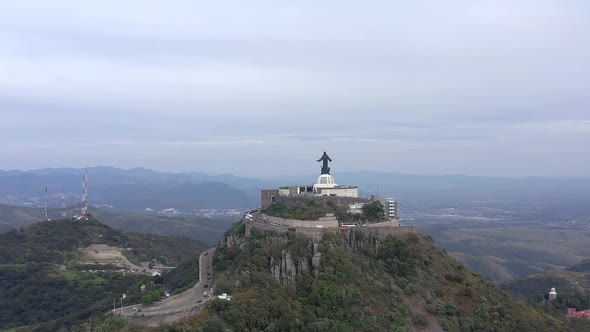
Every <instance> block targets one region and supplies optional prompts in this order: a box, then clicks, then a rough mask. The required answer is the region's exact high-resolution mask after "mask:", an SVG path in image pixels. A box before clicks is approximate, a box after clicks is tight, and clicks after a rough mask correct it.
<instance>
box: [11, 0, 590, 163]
mask: <svg viewBox="0 0 590 332" xmlns="http://www.w3.org/2000/svg"><path fill="white" fill-rule="evenodd" d="M588 9H590V8H589V5H588V4H587V2H584V1H569V2H563V1H549V0H541V1H528V0H525V1H518V2H514V1H475V2H474V1H467V0H457V1H447V2H444V3H442V2H441V3H435V2H432V1H414V2H411V3H404V2H390V1H376V2H371V3H370V4H365V3H363V4H361V3H358V2H347V1H344V2H342V1H338V2H336V1H326V2H312V1H299V2H297V3H293V2H280V1H279V2H254V3H251V2H250V3H244V2H239V1H219V2H211V3H195V2H192V1H177V2H174V3H173V4H166V5H163V4H162V3H160V2H156V1H131V2H125V3H121V2H115V1H104V2H101V3H96V4H94V3H80V2H75V1H66V0H61V1H54V2H52V3H51V4H49V3H47V4H45V3H38V2H34V1H18V2H5V3H2V4H0V11H1V12H2V13H3V14H4V15H3V20H2V21H1V22H0V38H1V39H2V41H3V43H2V44H1V45H0V73H1V75H0V110H1V112H0V140H1V141H2V142H3V143H2V144H1V145H0V153H2V154H3V155H6V156H10V163H11V164H12V166H11V167H13V168H32V167H35V166H33V165H38V166H40V167H44V165H43V162H49V161H48V160H50V159H51V160H53V161H52V162H53V163H55V164H58V163H59V162H60V160H62V161H64V162H66V160H65V159H64V158H65V157H64V153H65V152H64V151H66V152H67V155H68V157H67V158H70V159H68V160H70V161H71V162H78V160H79V159H83V158H90V157H89V155H91V154H90V153H89V152H87V151H86V149H88V147H92V148H93V149H96V150H95V151H94V155H92V156H91V158H95V159H98V158H102V159H103V160H97V163H99V164H111V163H112V164H116V163H118V162H121V163H126V164H128V165H129V166H130V167H133V166H146V167H156V168H161V169H171V168H174V167H175V166H173V165H167V164H166V161H174V164H175V165H178V164H179V162H181V161H183V160H184V159H183V158H185V156H186V154H187V153H190V151H198V152H199V153H201V154H200V157H201V158H199V160H198V163H197V164H195V166H194V167H195V169H198V168H199V167H209V166H206V165H209V164H210V165H211V166H210V168H211V169H214V170H217V169H218V168H219V167H220V166H219V165H224V166H223V167H227V163H224V162H223V160H222V157H223V156H222V155H223V153H228V154H237V155H240V156H241V158H244V159H245V160H249V162H248V163H245V165H247V167H251V168H252V170H251V171H249V170H247V169H246V170H244V169H240V168H236V170H237V171H238V172H252V173H258V174H265V172H276V168H272V167H269V168H268V169H265V167H264V166H260V164H259V163H260V160H264V159H266V158H270V156H272V155H276V154H281V155H283V158H285V162H290V163H291V164H293V165H298V160H300V159H299V158H301V159H304V158H305V155H306V154H307V153H308V151H310V150H313V149H317V150H321V151H323V150H325V149H332V150H333V151H335V152H336V153H340V154H349V153H353V154H364V155H365V156H366V157H367V158H369V157H370V156H369V155H368V154H369V153H374V154H383V151H387V155H396V156H398V155H403V156H404V157H403V160H402V159H398V158H397V159H395V162H393V159H394V158H393V157H390V158H383V159H382V160H381V161H380V162H379V163H377V164H375V165H372V166H373V167H374V168H375V169H380V170H396V169H392V168H397V167H399V168H400V170H401V168H403V169H404V170H405V171H407V172H410V173H411V172H412V170H416V171H420V172H425V173H429V172H430V173H440V172H443V171H444V172H447V173H459V172H466V173H470V174H482V175H486V174H492V173H494V172H499V171H498V170H502V171H501V173H502V174H512V173H513V174H522V173H523V172H526V171H528V170H530V169H531V167H528V168H527V167H526V166H525V165H527V163H529V162H530V163H531V164H534V165H535V166H536V168H538V170H539V172H541V173H543V174H555V175H560V174H570V173H571V169H572V168H573V169H577V170H579V174H585V175H590V173H588V171H587V169H590V168H589V167H587V166H590V165H589V163H590V160H589V158H588V157H586V156H585V155H588V154H586V152H587V148H586V147H585V145H584V144H582V143H581V142H584V141H587V140H588V138H589V137H588V134H589V133H588V129H587V127H588V126H587V121H589V118H588V111H587V105H588V104H589V103H590V91H589V90H588V88H587V78H588V77H590V66H589V65H588V64H589V63H588V59H590V44H588V43H587V42H586V40H587V36H588V34H589V33H590V20H589V19H588V14H587V13H588V12H589V11H588ZM48 142H49V144H48ZM527 144H530V145H534V146H535V147H537V146H542V147H543V148H544V149H545V150H544V151H543V150H539V151H537V150H536V148H535V149H532V150H534V151H527V153H522V151H523V150H526V149H527ZM84 145H85V146H86V147H84ZM39 146H43V147H44V148H42V149H39V148H38V147H39ZM254 147H255V149H256V150H257V152H256V153H255V155H256V157H252V156H251V155H249V154H248V153H246V152H243V151H250V149H254ZM351 147H352V148H351ZM109 149H110V150H109ZM213 149H218V150H219V151H220V153H218V154H213V153H211V154H208V152H206V151H208V150H213ZM240 149H242V150H243V151H240ZM412 149H415V150H416V151H419V153H413V152H412ZM360 150H362V151H360ZM146 151H151V152H153V155H158V154H160V155H165V156H166V159H165V161H163V160H162V158H157V157H155V156H153V155H152V154H149V156H148V154H146ZM203 151H205V152H203ZM441 151H447V152H445V153H443V152H441ZM482 151H485V152H482ZM561 151H564V153H567V155H568V156H571V157H568V158H570V159H569V160H570V161H569V162H568V163H569V164H568V165H565V164H564V165H563V166H559V165H558V166H546V167H545V166H543V165H545V164H547V165H549V159H550V158H552V157H553V156H555V155H556V154H559V153H561ZM528 152H530V153H532V152H534V153H535V154H534V155H528ZM31 153H35V155H37V156H39V157H41V156H43V157H44V158H38V159H35V158H32V157H30V156H29V155H30V154H31ZM175 153H176V154H175ZM287 154H291V155H289V156H285V155H287ZM314 155H315V153H314ZM70 156H71V157H70ZM465 156H467V157H475V158H480V159H481V160H485V161H486V162H481V163H479V162H469V163H465V165H462V164H461V163H460V162H457V159H464V158H466V157H465ZM60 158H61V159H60ZM203 158H206V159H207V161H206V162H203V161H202V160H203ZM527 158H529V159H527ZM544 158H545V159H544ZM339 159H340V160H342V159H345V160H346V158H339ZM125 160H126V161H125ZM543 161H547V163H544V162H543ZM134 162H136V163H139V162H141V163H142V164H132V163H134ZM195 162H197V160H195ZM347 163H348V164H346V165H343V166H345V167H348V168H351V169H352V168H354V167H361V166H362V164H359V162H358V161H356V160H355V158H351V160H349V161H348V162H347ZM204 164H206V165H204ZM491 165H494V166H491ZM511 165H513V166H511ZM517 165H523V166H519V167H517ZM539 165H540V166H539ZM57 166H59V165H57ZM186 167H189V166H188V165H187V166H186ZM236 167H237V166H236ZM453 169H455V170H453ZM225 171H227V172H229V171H231V170H230V169H228V170H225ZM296 171H297V169H295V168H294V169H292V170H290V172H296Z"/></svg>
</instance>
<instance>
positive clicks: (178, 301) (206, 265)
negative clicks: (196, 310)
mask: <svg viewBox="0 0 590 332" xmlns="http://www.w3.org/2000/svg"><path fill="white" fill-rule="evenodd" d="M214 254H215V247H214V248H210V249H207V250H205V251H204V252H203V253H202V254H201V255H200V256H199V281H198V282H197V283H196V284H195V286H193V287H192V288H191V289H189V290H186V291H184V292H182V293H180V294H177V295H174V296H170V297H168V298H165V299H163V300H162V301H160V302H157V303H155V304H154V305H151V306H144V305H142V304H134V305H130V306H126V307H123V308H117V309H114V310H113V314H115V315H117V316H134V315H138V314H142V315H146V316H149V315H164V314H167V313H170V314H174V313H177V312H180V311H183V310H186V309H188V308H191V307H196V306H199V305H203V304H205V303H206V302H207V301H209V300H210V299H211V297H212V296H211V295H209V296H205V295H204V293H205V292H207V293H209V292H210V289H209V286H210V285H212V284H213V265H212V261H213V255H214Z"/></svg>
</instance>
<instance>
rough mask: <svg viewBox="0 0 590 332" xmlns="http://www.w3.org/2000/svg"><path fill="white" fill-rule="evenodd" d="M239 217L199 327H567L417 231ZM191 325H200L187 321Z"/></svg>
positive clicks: (220, 253) (218, 259) (217, 262)
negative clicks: (316, 227) (374, 231)
mask: <svg viewBox="0 0 590 332" xmlns="http://www.w3.org/2000/svg"><path fill="white" fill-rule="evenodd" d="M244 229H245V228H244V224H243V223H237V224H236V225H234V227H233V228H232V229H230V230H229V231H228V233H227V234H226V236H225V238H224V240H223V241H222V242H221V243H220V245H219V248H218V250H217V252H216V255H215V258H214V268H215V273H216V280H217V284H216V292H217V293H221V292H224V293H229V294H231V295H233V299H232V301H229V302H227V301H221V300H214V301H212V302H211V303H210V304H209V307H208V309H206V310H205V311H204V312H203V313H202V314H201V315H200V317H199V319H200V321H199V322H198V326H205V327H206V328H211V329H212V330H220V331H221V330H222V329H224V328H228V329H231V330H235V331H242V330H264V331H408V330H433V331H437V330H439V331H440V330H449V331H459V330H461V331H493V330H496V331H513V330H522V331H532V330H536V331H555V330H559V329H562V328H565V325H564V323H563V322H562V321H561V320H560V319H559V318H556V317H553V316H549V315H547V314H543V313H542V312H540V311H539V310H537V309H535V308H533V307H531V306H529V305H527V304H526V303H525V302H524V301H522V300H519V299H518V298H516V297H514V296H512V295H510V294H509V293H507V292H506V291H503V290H501V289H500V288H499V287H498V286H497V285H496V284H495V283H494V282H492V281H491V280H489V279H486V278H484V277H482V276H481V275H478V274H474V273H472V272H471V271H469V270H468V269H467V268H465V267H464V266H463V264H462V263H460V262H459V261H457V260H455V259H453V258H452V257H450V256H448V255H447V254H446V253H445V252H444V251H443V250H441V249H439V248H437V247H436V246H435V245H434V244H433V243H432V239H431V238H430V237H423V236H421V235H420V234H417V233H412V234H406V235H399V236H391V235H390V236H386V237H379V236H375V235H370V234H365V233H364V232H363V231H362V230H360V229H347V230H343V231H342V232H336V233H327V234H325V235H324V236H323V238H322V239H321V240H320V241H319V242H313V241H312V240H311V239H309V238H307V237H305V236H303V235H300V234H289V233H282V234H279V233H273V232H268V231H259V230H256V229H253V230H252V233H251V236H250V237H245V235H244ZM185 324H190V322H187V323H185Z"/></svg>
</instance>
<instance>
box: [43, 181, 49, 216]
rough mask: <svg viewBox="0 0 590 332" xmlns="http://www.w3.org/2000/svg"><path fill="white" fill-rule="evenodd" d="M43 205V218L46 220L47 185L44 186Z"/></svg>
mask: <svg viewBox="0 0 590 332" xmlns="http://www.w3.org/2000/svg"><path fill="white" fill-rule="evenodd" d="M44 199H45V206H44V207H43V220H47V219H48V218H47V186H45V196H44Z"/></svg>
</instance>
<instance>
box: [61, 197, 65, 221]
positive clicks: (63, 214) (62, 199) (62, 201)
mask: <svg viewBox="0 0 590 332" xmlns="http://www.w3.org/2000/svg"><path fill="white" fill-rule="evenodd" d="M61 207H62V211H61V217H62V218H65V217H66V193H62V195H61Z"/></svg>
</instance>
